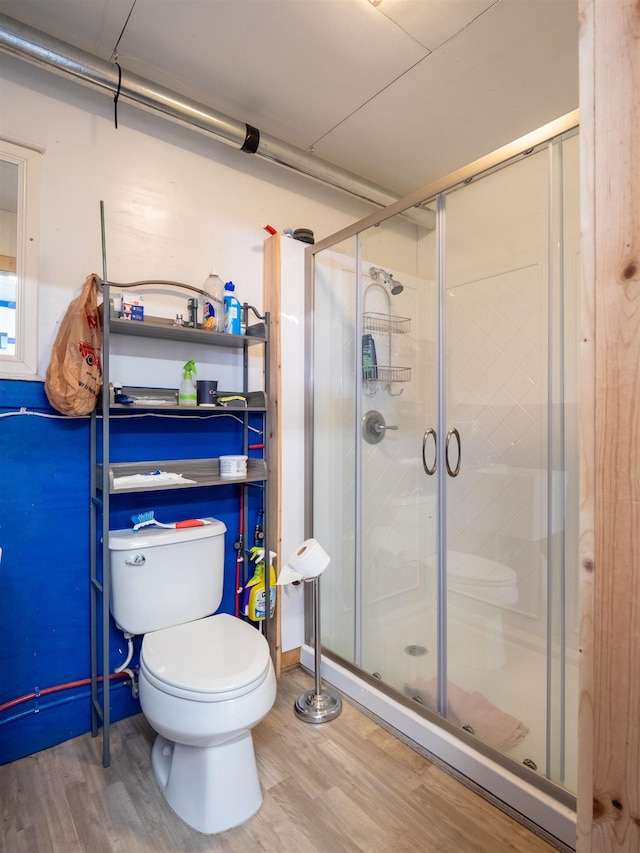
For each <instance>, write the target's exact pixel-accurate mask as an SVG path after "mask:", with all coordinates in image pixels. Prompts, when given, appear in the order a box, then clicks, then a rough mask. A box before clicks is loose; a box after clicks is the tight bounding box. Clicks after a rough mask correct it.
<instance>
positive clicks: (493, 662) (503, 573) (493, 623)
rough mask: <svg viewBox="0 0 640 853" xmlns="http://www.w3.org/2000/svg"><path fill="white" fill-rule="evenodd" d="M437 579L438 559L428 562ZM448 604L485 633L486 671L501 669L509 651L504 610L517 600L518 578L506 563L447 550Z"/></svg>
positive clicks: (483, 662)
mask: <svg viewBox="0 0 640 853" xmlns="http://www.w3.org/2000/svg"><path fill="white" fill-rule="evenodd" d="M428 566H429V571H430V573H431V574H433V576H434V578H435V572H436V567H437V562H436V558H435V557H433V558H432V559H431V560H429V563H428ZM447 601H448V604H449V605H450V607H451V608H452V610H455V611H457V612H458V613H462V614H465V616H464V618H465V621H466V624H467V625H468V624H469V616H473V620H472V621H473V622H474V623H475V624H476V625H477V626H478V628H479V630H480V632H481V634H482V648H481V649H480V648H479V647H475V648H474V651H475V652H481V654H482V659H481V661H479V665H481V666H482V667H483V668H484V669H488V670H489V669H491V670H493V669H499V668H500V667H501V666H503V664H504V663H505V658H506V648H505V642H504V630H503V622H502V611H503V609H504V608H505V607H509V606H510V605H512V604H515V603H516V602H517V601H518V577H517V575H516V573H515V572H514V570H513V569H512V568H510V567H509V566H507V565H505V564H504V563H500V562H498V561H497V560H491V559H488V558H486V557H479V556H477V555H476V554H466V553H463V552H462V551H447Z"/></svg>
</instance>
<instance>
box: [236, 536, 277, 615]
mask: <svg viewBox="0 0 640 853" xmlns="http://www.w3.org/2000/svg"><path fill="white" fill-rule="evenodd" d="M275 556H276V554H275V552H274V551H269V615H270V616H273V614H274V611H275V606H276V573H275V570H274V568H273V559H274V557H275ZM251 559H252V560H254V561H255V564H256V565H255V570H254V573H253V577H252V578H251V579H250V580H249V582H248V583H247V586H246V587H245V590H244V593H245V596H246V597H244V601H243V609H242V612H243V615H244V616H248V618H249V619H250V620H251V621H252V622H261V621H262V620H263V619H265V618H266V615H267V607H266V604H267V596H266V589H265V586H266V584H265V578H264V572H265V567H264V548H252V549H251Z"/></svg>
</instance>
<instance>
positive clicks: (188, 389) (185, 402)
mask: <svg viewBox="0 0 640 853" xmlns="http://www.w3.org/2000/svg"><path fill="white" fill-rule="evenodd" d="M182 371H183V373H182V382H181V383H180V389H179V390H178V404H179V405H180V406H197V405H198V394H197V389H196V382H195V379H194V378H193V376H194V374H195V373H196V363H195V361H188V362H187V363H186V364H185V365H184V366H183V368H182Z"/></svg>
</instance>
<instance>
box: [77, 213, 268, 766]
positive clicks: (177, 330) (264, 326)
mask: <svg viewBox="0 0 640 853" xmlns="http://www.w3.org/2000/svg"><path fill="white" fill-rule="evenodd" d="M100 214H101V225H102V267H103V274H102V295H103V301H102V305H101V309H102V313H103V315H104V306H105V305H106V306H109V310H108V311H107V312H106V319H105V317H104V316H103V317H102V333H103V352H102V379H103V389H107V393H103V394H102V395H101V399H100V400H99V402H98V405H97V407H96V409H95V410H94V412H93V413H92V415H91V424H90V440H91V459H92V464H91V466H90V498H91V500H90V542H91V554H90V573H91V575H90V623H91V733H92V736H93V737H96V736H97V735H98V733H99V730H100V727H101V728H102V763H103V766H104V767H108V766H109V764H110V762H111V757H110V728H111V713H110V680H109V675H110V670H111V666H110V654H109V651H110V648H109V647H110V637H109V631H110V608H109V604H110V595H111V578H110V554H109V513H110V498H111V496H112V495H115V494H118V495H119V494H128V493H133V492H138V491H168V490H172V489H176V488H191V489H193V488H203V487H210V486H219V485H228V484H230V483H239V484H241V485H242V486H249V485H251V484H254V485H255V484H261V485H262V487H263V490H264V494H263V509H264V515H263V529H264V547H265V550H266V552H267V553H268V549H269V518H268V506H269V504H268V479H267V463H266V458H267V450H268V441H269V435H270V431H271V430H270V423H269V420H270V415H269V410H268V400H269V377H270V370H271V365H270V356H269V330H270V315H269V313H268V312H265V314H260V313H259V312H258V311H257V310H256V309H255V308H254V307H253V306H250V305H248V304H247V303H245V304H244V305H243V306H242V312H243V321H244V324H245V327H246V334H244V335H230V334H227V333H224V332H215V331H210V330H207V329H201V328H190V327H186V326H175V325H174V324H173V322H172V321H171V320H167V319H165V318H160V317H145V319H144V320H143V321H136V320H125V319H123V318H121V317H119V316H117V315H116V314H115V312H114V311H113V309H112V302H111V299H110V288H111V287H112V286H115V287H118V288H123V287H139V286H141V285H146V284H148V285H153V286H158V285H170V286H171V287H172V288H175V287H179V288H183V289H185V290H189V291H192V292H195V293H201V294H202V293H204V291H202V290H201V289H199V288H196V287H192V286H191V285H188V284H182V283H180V282H165V281H160V282H159V281H145V282H132V283H130V284H121V283H117V284H116V283H114V282H109V279H108V277H107V263H106V241H105V227H104V205H103V203H102V202H101V203H100ZM250 318H252V319H257V320H258V322H255V323H253V322H252V323H249V319H250ZM111 335H133V336H135V337H137V338H152V339H156V340H157V339H160V340H173V341H183V342H188V343H192V344H199V345H203V344H205V345H208V346H212V347H215V348H218V347H224V348H234V349H236V350H237V351H239V352H241V354H242V374H243V389H242V394H243V395H244V396H245V397H246V398H247V401H248V404H249V405H247V406H246V407H233V408H223V407H206V408H203V407H201V408H198V407H185V406H181V407H179V406H173V405H171V399H170V396H169V397H168V402H167V403H165V401H163V403H162V405H161V406H160V407H157V408H160V409H161V410H162V411H167V408H169V410H173V411H175V412H176V414H179V415H180V416H185V417H190V416H191V417H193V416H194V415H200V416H205V417H210V416H214V417H215V416H224V415H229V414H232V415H234V416H236V417H238V418H240V419H242V421H243V425H244V426H243V443H244V453H245V454H247V453H248V445H249V438H248V436H249V421H248V419H249V415H250V414H252V413H255V412H259V413H261V414H262V416H263V428H264V429H263V436H264V437H263V443H264V458H263V459H259V458H250V459H249V460H248V465H247V474H246V476H244V477H240V478H228V477H221V476H220V464H219V459H217V458H207V459H178V460H175V459H174V460H161V461H157V460H150V461H144V462H131V463H129V462H125V463H111V462H110V461H109V460H110V458H111V457H110V440H109V439H110V435H109V433H110V419H111V418H112V417H113V418H118V417H122V416H123V415H126V412H127V411H131V410H132V409H135V411H137V412H140V411H141V410H142V411H153V410H155V409H156V407H155V406H150V405H145V404H144V403H143V404H138V405H122V404H114V403H113V398H112V393H111V388H110V384H109V352H110V339H111ZM253 346H262V347H263V353H264V392H249V390H248V367H249V349H250V348H251V347H253ZM166 390H167V389H165V391H166ZM99 417H101V418H102V436H101V458H102V462H98V429H97V420H98V418H99ZM159 469H160V470H166V471H173V472H174V473H181V474H182V475H183V476H184V477H185V478H187V479H189V480H194V481H195V482H193V483H185V484H179V485H175V484H170V485H167V484H163V485H161V486H154V487H153V488H149V487H142V488H140V487H139V486H134V487H127V488H124V489H119V488H116V485H115V480H116V478H117V477H118V476H128V475H130V474H137V473H145V472H149V471H152V470H159ZM247 503H248V502H247V501H243V505H244V507H245V509H244V512H245V513H247V512H248V510H247ZM99 529H100V541H99V540H98V530H99ZM244 529H245V530H247V529H248V519H247V517H246V515H245V518H244ZM248 564H249V561H248V552H247V550H246V549H245V553H244V565H248ZM269 579H270V577H269V572H266V573H265V595H266V600H267V601H269V600H270V590H269ZM270 630H271V619H270V618H269V615H268V612H267V619H265V621H264V633H265V636H266V638H267V641H269V636H270Z"/></svg>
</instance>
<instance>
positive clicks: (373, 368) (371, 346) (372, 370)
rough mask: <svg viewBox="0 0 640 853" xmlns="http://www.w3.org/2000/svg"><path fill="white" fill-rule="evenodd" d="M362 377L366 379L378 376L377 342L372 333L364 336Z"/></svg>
mask: <svg viewBox="0 0 640 853" xmlns="http://www.w3.org/2000/svg"><path fill="white" fill-rule="evenodd" d="M362 378H363V379H364V380H365V381H367V380H368V379H377V378H378V359H377V357H376V344H375V341H374V340H373V335H370V334H366V335H363V336H362Z"/></svg>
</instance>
